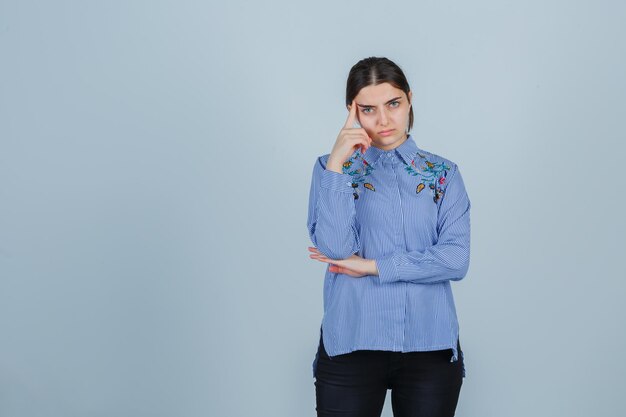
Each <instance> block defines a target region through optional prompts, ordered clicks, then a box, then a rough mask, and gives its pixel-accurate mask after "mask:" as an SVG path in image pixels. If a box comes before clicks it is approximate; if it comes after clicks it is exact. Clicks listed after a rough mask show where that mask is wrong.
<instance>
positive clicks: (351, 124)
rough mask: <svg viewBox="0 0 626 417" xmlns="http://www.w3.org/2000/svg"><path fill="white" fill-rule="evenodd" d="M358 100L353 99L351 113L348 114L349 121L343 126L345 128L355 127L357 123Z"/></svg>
mask: <svg viewBox="0 0 626 417" xmlns="http://www.w3.org/2000/svg"><path fill="white" fill-rule="evenodd" d="M356 121H357V119H356V99H352V104H351V105H350V113H349V114H348V119H347V120H346V124H345V125H344V126H343V127H344V128H349V127H354V122H356Z"/></svg>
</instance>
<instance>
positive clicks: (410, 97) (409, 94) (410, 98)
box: [407, 90, 413, 107]
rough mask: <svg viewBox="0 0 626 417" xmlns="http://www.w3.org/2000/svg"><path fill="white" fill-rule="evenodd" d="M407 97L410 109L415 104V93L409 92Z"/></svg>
mask: <svg viewBox="0 0 626 417" xmlns="http://www.w3.org/2000/svg"><path fill="white" fill-rule="evenodd" d="M407 97H408V98H409V107H410V106H411V103H412V102H413V92H412V91H411V90H409V93H408V94H407Z"/></svg>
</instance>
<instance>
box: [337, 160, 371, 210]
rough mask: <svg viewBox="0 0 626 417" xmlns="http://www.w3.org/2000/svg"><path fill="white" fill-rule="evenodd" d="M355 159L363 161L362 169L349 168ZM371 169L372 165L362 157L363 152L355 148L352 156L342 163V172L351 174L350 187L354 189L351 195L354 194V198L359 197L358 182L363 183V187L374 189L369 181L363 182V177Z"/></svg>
mask: <svg viewBox="0 0 626 417" xmlns="http://www.w3.org/2000/svg"><path fill="white" fill-rule="evenodd" d="M356 159H360V160H361V162H362V163H363V168H365V169H364V170H362V169H361V168H358V169H354V170H350V168H352V165H353V162H354V161H355V160H356ZM373 170H374V167H373V166H371V165H370V163H369V162H367V161H366V160H365V158H363V154H362V153H361V152H360V151H359V150H357V151H356V152H355V154H354V156H352V157H351V158H350V159H349V160H348V161H346V162H344V163H343V167H342V172H343V173H344V174H348V175H350V176H352V188H353V189H354V192H353V193H352V195H353V196H354V199H355V200H356V199H357V198H359V193H360V192H361V190H360V189H359V184H360V183H362V184H363V187H364V188H366V189H368V190H370V191H376V189H375V188H374V186H373V185H372V184H371V183H369V182H365V177H367V176H368V175H370V174H371V173H372V171H373Z"/></svg>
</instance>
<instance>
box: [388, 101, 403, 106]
mask: <svg viewBox="0 0 626 417" xmlns="http://www.w3.org/2000/svg"><path fill="white" fill-rule="evenodd" d="M389 105H390V106H391V107H398V106H399V105H400V102H399V101H398V100H394V101H392V102H391V103H389Z"/></svg>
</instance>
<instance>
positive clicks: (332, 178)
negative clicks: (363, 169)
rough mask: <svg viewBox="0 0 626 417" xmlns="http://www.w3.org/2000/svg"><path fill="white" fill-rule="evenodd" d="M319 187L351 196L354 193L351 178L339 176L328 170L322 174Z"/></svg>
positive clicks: (344, 175)
mask: <svg viewBox="0 0 626 417" xmlns="http://www.w3.org/2000/svg"><path fill="white" fill-rule="evenodd" d="M320 186H321V187H323V188H327V189H329V190H334V191H339V192H342V193H346V194H352V193H353V192H354V189H353V188H352V176H351V175H350V174H340V173H338V172H335V171H331V170H328V169H325V170H324V172H322V180H321V182H320Z"/></svg>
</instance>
